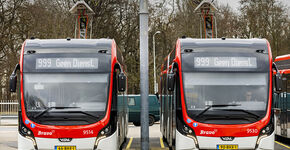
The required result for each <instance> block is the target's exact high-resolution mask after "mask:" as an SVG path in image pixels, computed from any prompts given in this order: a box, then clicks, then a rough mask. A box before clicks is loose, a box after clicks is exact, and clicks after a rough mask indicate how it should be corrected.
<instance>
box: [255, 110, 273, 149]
mask: <svg viewBox="0 0 290 150" xmlns="http://www.w3.org/2000/svg"><path fill="white" fill-rule="evenodd" d="M273 114H274V112H273V111H272V112H271V119H270V121H269V123H268V124H267V125H266V126H265V127H264V128H262V129H261V131H260V134H259V136H258V139H257V143H256V148H257V147H258V146H259V144H260V141H261V139H263V138H265V137H267V136H270V135H271V134H272V133H273V132H274V116H273Z"/></svg>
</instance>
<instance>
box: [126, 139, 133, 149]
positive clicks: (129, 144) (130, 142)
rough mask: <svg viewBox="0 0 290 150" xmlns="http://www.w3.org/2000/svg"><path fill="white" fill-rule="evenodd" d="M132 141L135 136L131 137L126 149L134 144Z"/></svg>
mask: <svg viewBox="0 0 290 150" xmlns="http://www.w3.org/2000/svg"><path fill="white" fill-rule="evenodd" d="M132 141H133V138H132V137H131V138H130V140H129V143H128V145H127V147H126V149H130V147H131V144H132Z"/></svg>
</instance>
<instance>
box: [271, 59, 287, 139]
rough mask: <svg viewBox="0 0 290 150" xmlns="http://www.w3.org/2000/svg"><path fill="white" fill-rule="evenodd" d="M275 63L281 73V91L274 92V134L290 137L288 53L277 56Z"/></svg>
mask: <svg viewBox="0 0 290 150" xmlns="http://www.w3.org/2000/svg"><path fill="white" fill-rule="evenodd" d="M275 63H276V65H277V67H278V69H279V71H280V73H281V74H282V84H283V86H282V87H283V88H282V92H281V93H277V94H275V97H274V111H275V118H276V121H275V129H276V130H275V132H276V135H278V136H282V137H284V138H288V139H289V138H290V55H289V54H288V55H283V56H278V57H276V59H275Z"/></svg>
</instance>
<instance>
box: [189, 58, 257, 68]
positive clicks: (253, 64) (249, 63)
mask: <svg viewBox="0 0 290 150" xmlns="http://www.w3.org/2000/svg"><path fill="white" fill-rule="evenodd" d="M194 67H195V68H257V58H256V57H195V58H194Z"/></svg>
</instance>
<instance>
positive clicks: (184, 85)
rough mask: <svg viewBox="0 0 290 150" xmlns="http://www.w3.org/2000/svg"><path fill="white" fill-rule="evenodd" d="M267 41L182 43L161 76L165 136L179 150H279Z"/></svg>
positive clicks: (194, 41) (170, 144)
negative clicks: (275, 149)
mask: <svg viewBox="0 0 290 150" xmlns="http://www.w3.org/2000/svg"><path fill="white" fill-rule="evenodd" d="M272 67H273V62H272V55H271V49H270V45H269V42H268V41H267V40H265V39H226V38H222V39H192V38H182V39H178V40H177V42H176V46H175V49H174V50H173V51H171V53H170V54H169V55H168V56H167V57H166V59H165V61H164V63H163V65H162V67H161V68H162V70H161V76H160V78H161V81H160V82H161V83H160V84H159V85H160V87H159V94H160V100H161V104H160V105H161V116H160V118H161V122H160V130H161V133H162V135H163V138H164V140H165V141H166V142H167V143H168V145H169V146H170V147H173V148H175V149H177V150H180V149H196V150H198V149H274V117H273V116H274V115H273V112H272V70H273V68H272Z"/></svg>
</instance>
